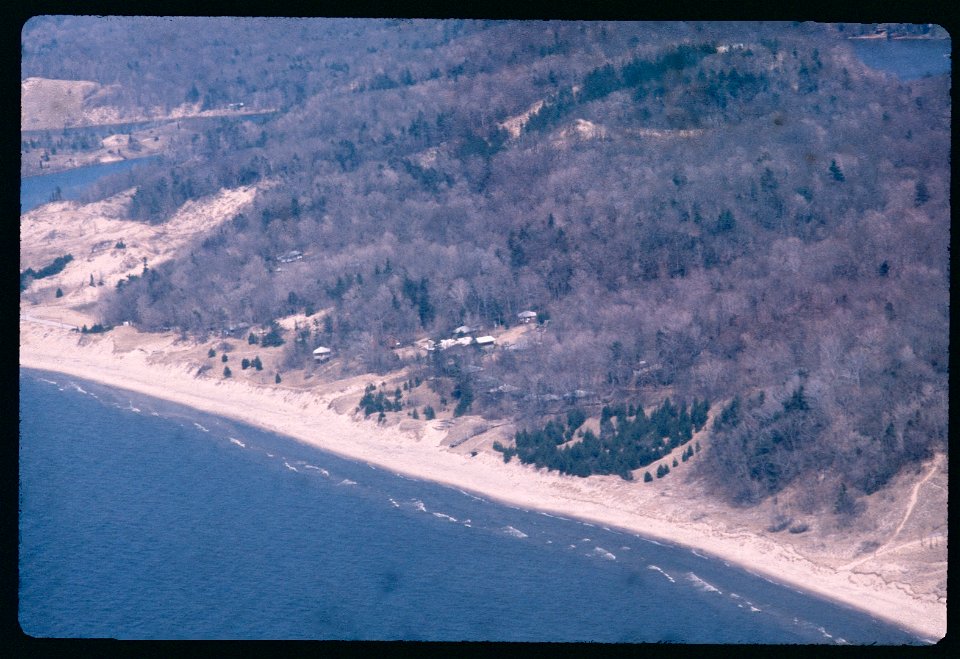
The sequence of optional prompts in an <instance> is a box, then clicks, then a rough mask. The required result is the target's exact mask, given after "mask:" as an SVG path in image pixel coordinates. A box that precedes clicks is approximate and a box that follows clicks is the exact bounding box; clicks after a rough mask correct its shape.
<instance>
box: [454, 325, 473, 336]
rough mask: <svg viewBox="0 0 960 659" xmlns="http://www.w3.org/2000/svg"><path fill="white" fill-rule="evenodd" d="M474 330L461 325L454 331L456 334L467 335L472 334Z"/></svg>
mask: <svg viewBox="0 0 960 659" xmlns="http://www.w3.org/2000/svg"><path fill="white" fill-rule="evenodd" d="M472 331H473V330H472V329H470V328H469V327H467V326H466V325H461V326H460V327H458V328H457V329H455V330H453V332H454V334H466V333H467V332H472Z"/></svg>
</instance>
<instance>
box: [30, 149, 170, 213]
mask: <svg viewBox="0 0 960 659" xmlns="http://www.w3.org/2000/svg"><path fill="white" fill-rule="evenodd" d="M156 157H157V156H147V157H145V158H136V159H133V160H118V161H116V162H108V163H103V164H99V165H87V166H85V167H76V168H74V169H68V170H66V171H62V172H56V173H54V174H42V175H38V176H27V177H23V178H21V179H20V214H21V215H22V214H23V213H26V212H27V211H30V210H33V209H34V208H36V207H37V206H41V205H43V204H46V203H47V202H49V201H50V200H51V197H52V195H53V194H54V193H55V192H56V190H57V189H58V188H59V189H60V194H61V196H62V198H63V199H79V198H80V197H81V196H82V195H83V193H84V192H85V191H86V190H87V189H88V188H90V187H91V186H92V185H93V184H94V183H96V182H97V181H98V180H99V179H101V178H103V177H104V176H108V175H110V174H117V173H119V172H125V171H127V170H129V169H132V168H133V167H136V166H137V165H142V164H144V163H146V162H148V161H150V160H153V159H154V158H156Z"/></svg>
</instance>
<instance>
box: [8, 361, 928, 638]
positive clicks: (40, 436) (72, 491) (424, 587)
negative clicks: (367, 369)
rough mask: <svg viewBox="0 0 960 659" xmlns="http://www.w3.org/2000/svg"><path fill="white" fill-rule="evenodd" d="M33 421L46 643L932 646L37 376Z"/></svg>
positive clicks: (25, 442)
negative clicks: (283, 641) (214, 641)
mask: <svg viewBox="0 0 960 659" xmlns="http://www.w3.org/2000/svg"><path fill="white" fill-rule="evenodd" d="M52 410H56V413H55V414H54V413H52V412H51V411H52ZM20 417H21V426H20V554H19V557H20V561H19V566H20V589H19V621H20V624H21V626H22V628H23V629H24V631H26V632H27V633H28V634H31V635H34V636H39V637H111V638H144V639H156V638H164V639H200V638H215V639H225V638H226V639H252V638H253V639H260V638H263V639H294V638H307V639H368V640H369V639H388V640H400V639H403V640H446V641H458V640H496V641H603V642H629V643H633V642H658V641H666V642H676V643H817V644H847V643H851V644H864V643H879V644H904V643H910V644H916V643H920V642H921V641H920V639H917V638H916V637H914V636H912V635H911V634H909V633H906V632H904V631H901V630H899V629H897V628H895V627H893V626H890V625H888V624H884V623H881V622H879V621H877V620H874V619H872V618H871V617H870V616H868V615H865V614H862V613H860V612H857V611H854V610H851V609H848V608H845V607H842V606H837V605H834V604H832V603H829V602H825V601H823V600H820V599H817V598H814V597H811V596H809V595H807V594H804V593H800V592H797V591H795V590H793V589H791V588H788V587H784V586H780V585H777V584H774V583H771V582H769V581H767V580H765V579H763V578H760V577H757V576H754V575H752V574H749V573H747V572H744V571H742V570H740V569H736V568H733V567H730V566H727V565H726V564H725V563H724V562H722V561H718V560H714V559H708V558H705V557H703V556H701V555H699V554H698V553H697V552H693V551H691V550H688V549H684V548H679V547H673V546H667V545H663V544H658V543H655V542H652V541H650V540H645V539H643V538H641V537H638V536H637V535H634V534H632V533H626V532H620V531H617V530H616V529H605V528H603V527H599V526H595V525H591V524H587V523H583V522H578V521H575V520H568V519H562V518H559V517H555V516H549V515H544V514H542V513H536V512H530V511H525V510H519V509H515V508H511V507H508V506H504V505H500V504H496V503H493V502H491V501H488V500H485V499H483V498H480V497H477V496H474V495H471V494H469V493H466V492H461V491H459V490H456V489H451V488H448V487H443V486H440V485H436V484H432V483H428V482H422V481H416V480H411V479H407V478H403V477H401V476H398V475H395V474H392V473H390V472H388V471H385V470H383V469H376V468H374V467H371V466H368V465H365V464H362V463H357V462H352V461H349V460H344V459H340V458H337V457H335V456H333V455H330V454H327V453H324V452H322V451H318V450H315V449H313V448H311V447H308V446H304V445H302V444H300V443H298V442H295V441H293V440H290V439H288V438H285V437H282V436H279V435H275V434H271V433H267V432H263V431H260V430H257V429H255V428H252V427H250V426H246V425H243V424H240V423H235V422H232V421H229V420H226V419H223V418H219V417H214V416H211V415H207V414H203V413H200V412H197V411H194V410H191V409H189V408H185V407H181V406H177V405H173V404H170V403H166V402H163V401H159V400H155V399H151V398H148V397H145V396H141V395H137V394H132V393H128V392H124V391H121V390H117V389H110V388H107V387H104V386H101V385H97V384H94V383H90V382H86V381H83V380H79V379H76V378H72V377H68V376H65V375H60V374H54V373H46V372H40V371H30V370H21V371H20ZM317 432H318V433H322V432H323V428H320V427H318V428H317ZM637 487H643V485H642V484H638V485H637Z"/></svg>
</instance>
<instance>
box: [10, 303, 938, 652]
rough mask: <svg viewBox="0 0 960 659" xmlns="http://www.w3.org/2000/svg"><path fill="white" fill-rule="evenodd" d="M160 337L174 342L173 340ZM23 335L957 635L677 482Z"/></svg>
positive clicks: (90, 366) (387, 465) (390, 457)
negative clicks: (722, 513)
mask: <svg viewBox="0 0 960 659" xmlns="http://www.w3.org/2000/svg"><path fill="white" fill-rule="evenodd" d="M130 331H132V332H133V331H134V330H132V329H131V330H130ZM144 336H150V338H151V339H154V338H156V337H155V335H144ZM161 338H162V339H164V340H166V341H168V342H169V343H171V344H172V343H174V342H175V338H174V337H172V336H169V337H161ZM20 341H21V342H20V367H21V368H29V369H36V370H43V371H52V372H57V373H62V374H66V375H70V376H73V377H77V378H81V379H86V380H91V381H94V382H97V383H100V384H103V385H106V386H110V387H115V388H118V389H123V390H128V391H133V392H136V393H140V394H144V395H147V396H152V397H154V398H159V399H163V400H166V401H170V402H173V403H177V404H180V405H184V406H187V407H191V408H194V409H197V410H200V411H203V412H207V413H211V414H215V415H217V416H222V417H225V418H229V419H233V420H236V421H240V422H243V423H246V424H249V425H252V426H256V427H258V428H261V429H264V430H267V431H269V432H275V433H278V434H281V435H284V436H286V437H290V438H292V439H294V440H297V441H300V442H302V443H304V444H307V445H309V446H312V447H314V448H317V449H320V450H322V451H327V452H330V453H333V454H335V455H338V456H341V457H345V458H348V459H351V460H357V461H360V462H364V463H367V464H371V465H374V466H377V467H379V468H384V469H388V470H390V471H392V472H394V473H397V474H401V475H404V476H408V477H412V478H416V479H419V480H426V481H432V482H436V483H440V484H443V485H446V486H448V487H453V488H456V489H461V490H464V491H467V492H471V493H473V494H476V495H480V496H483V497H485V498H489V499H491V500H494V501H496V502H498V503H501V504H506V505H510V506H515V507H520V508H524V509H527V510H533V511H539V512H547V513H550V514H556V515H561V516H564V517H573V518H577V519H580V520H583V521H587V522H590V523H596V524H602V525H606V526H609V527H611V528H617V529H621V530H624V531H626V532H629V533H633V534H638V535H640V536H641V537H644V538H650V539H655V540H658V541H664V542H668V543H671V544H674V545H678V546H681V547H683V548H686V549H691V550H697V551H700V552H703V553H705V554H708V555H710V556H711V557H713V558H716V559H719V560H723V561H725V562H728V563H730V564H731V565H736V566H737V567H739V568H741V569H744V570H746V571H747V572H750V573H752V574H756V575H759V576H761V577H763V578H766V579H768V580H770V581H773V582H775V583H777V584H780V585H786V586H787V587H791V588H794V589H799V590H801V591H803V592H806V593H809V594H812V595H814V596H816V597H818V598H822V599H826V600H829V601H831V602H835V603H839V604H842V605H844V606H847V607H849V608H852V609H855V610H858V611H861V612H865V613H867V614H869V615H872V616H874V617H877V618H879V619H882V620H883V621H885V622H887V623H889V624H891V625H894V626H896V627H899V628H901V629H904V630H907V631H909V632H910V633H912V634H914V635H917V636H918V637H919V638H920V639H922V640H925V641H927V642H936V640H938V639H940V638H942V637H943V636H944V635H945V633H946V609H945V607H944V606H942V605H941V604H940V603H938V602H936V601H932V602H931V601H929V599H922V598H920V597H917V596H911V595H909V594H907V593H905V592H904V591H903V589H902V588H900V587H898V586H900V585H901V584H897V583H887V582H886V581H884V580H883V579H882V578H880V577H878V576H876V575H874V576H871V575H870V574H864V573H855V572H852V571H849V570H837V569H834V568H831V567H829V566H826V565H822V564H818V563H815V562H814V561H812V560H810V559H808V558H806V557H804V556H802V555H801V554H799V553H798V552H797V551H796V550H795V549H794V548H793V547H789V546H786V545H784V544H781V543H780V542H778V541H777V540H775V539H772V538H770V537H767V536H762V535H760V534H757V533H753V532H750V531H749V530H748V529H745V528H729V525H728V524H723V523H720V524H718V523H716V522H712V521H711V520H710V519H709V518H710V514H709V511H708V512H704V513H702V514H701V515H700V516H699V517H694V518H689V514H687V513H686V512H685V507H686V505H688V504H690V503H691V501H690V500H685V499H684V498H683V495H682V491H683V488H682V487H680V486H681V483H679V482H676V481H671V483H669V484H667V483H666V482H664V483H662V484H659V485H658V487H653V488H651V487H644V484H643V483H638V482H628V481H623V480H622V479H620V478H619V477H617V476H594V477H591V478H589V479H581V478H577V477H574V476H565V475H561V474H557V473H554V472H545V471H541V470H536V469H535V468H533V467H532V466H530V465H520V464H518V462H517V461H512V462H511V463H510V464H504V463H503V461H502V459H500V457H499V456H498V455H491V454H489V453H486V452H480V453H478V454H477V455H476V456H475V457H471V456H470V455H465V454H462V453H454V452H451V451H449V450H447V449H446V447H445V446H443V445H442V442H443V440H444V438H445V436H446V430H445V429H444V428H443V427H442V426H441V425H440V424H438V423H437V422H415V423H416V424H417V427H416V428H415V429H414V428H412V427H411V425H409V424H406V422H401V424H400V425H399V426H398V425H388V426H381V425H377V424H376V423H375V422H374V421H372V420H359V419H355V418H353V417H351V416H350V415H349V414H341V413H339V412H337V411H336V410H335V409H334V407H333V403H334V401H335V400H336V399H338V398H342V397H343V396H345V395H352V394H353V393H354V390H356V393H357V399H358V400H359V396H360V392H361V391H362V386H363V385H362V384H359V385H358V384H356V383H351V382H349V381H338V382H328V383H324V384H323V386H322V387H321V388H320V390H319V391H302V390H296V389H293V388H289V387H283V386H282V385H281V386H255V385H251V384H246V383H243V382H238V381H234V380H229V381H228V380H213V379H210V378H206V377H195V376H194V375H193V373H195V372H196V366H195V365H193V364H189V363H181V364H179V365H176V364H173V365H163V364H159V363H153V362H152V359H151V355H150V353H148V352H147V351H146V350H144V349H142V348H138V349H132V350H127V351H122V350H119V349H118V348H117V346H116V344H115V343H114V340H113V338H112V337H111V334H105V335H98V336H93V337H91V336H89V335H84V336H81V337H78V335H77V334H75V333H71V332H69V331H67V330H64V329H62V328H57V327H50V326H40V327H37V326H36V325H33V324H30V323H28V322H25V321H24V319H21V323H20ZM161 347H162V346H161ZM156 352H158V351H154V354H156ZM360 380H361V379H357V382H359V381H360ZM318 429H320V430H319V431H318ZM674 488H676V491H675V492H674V491H673V489H674Z"/></svg>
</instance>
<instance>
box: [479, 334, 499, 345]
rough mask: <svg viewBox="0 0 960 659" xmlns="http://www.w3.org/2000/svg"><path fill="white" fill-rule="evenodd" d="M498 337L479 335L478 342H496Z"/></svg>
mask: <svg viewBox="0 0 960 659" xmlns="http://www.w3.org/2000/svg"><path fill="white" fill-rule="evenodd" d="M495 342H496V339H495V338H493V337H492V336H478V337H477V343H479V344H481V345H483V344H484V343H495Z"/></svg>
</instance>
